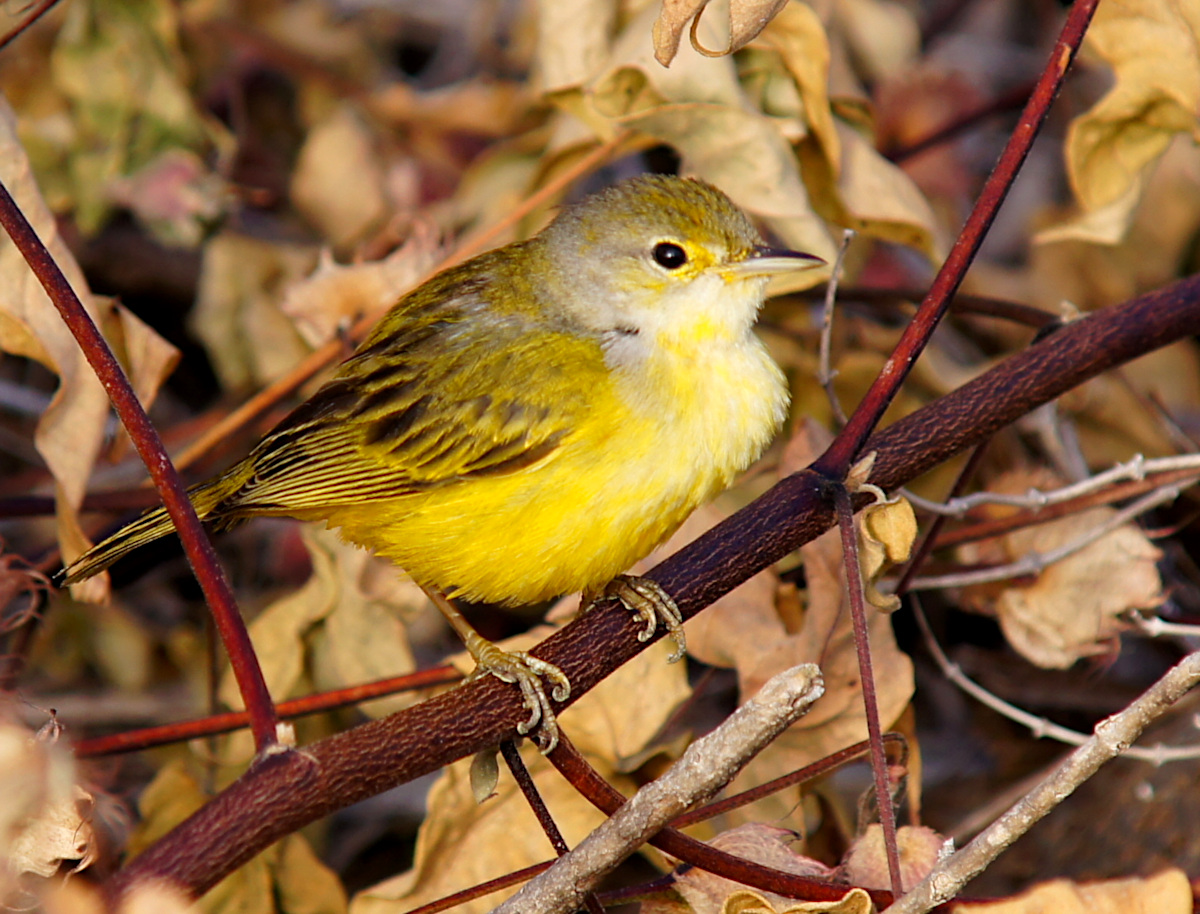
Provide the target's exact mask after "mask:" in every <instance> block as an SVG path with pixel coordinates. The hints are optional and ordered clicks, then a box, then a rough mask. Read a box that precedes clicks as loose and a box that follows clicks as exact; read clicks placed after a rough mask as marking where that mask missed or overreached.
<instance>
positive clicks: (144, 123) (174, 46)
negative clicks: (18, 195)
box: [51, 0, 220, 237]
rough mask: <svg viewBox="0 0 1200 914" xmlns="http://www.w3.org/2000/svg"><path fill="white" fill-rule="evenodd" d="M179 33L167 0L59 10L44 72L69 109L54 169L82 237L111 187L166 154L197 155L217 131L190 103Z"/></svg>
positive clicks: (108, 202)
mask: <svg viewBox="0 0 1200 914" xmlns="http://www.w3.org/2000/svg"><path fill="white" fill-rule="evenodd" d="M179 25H180V24H179V11H178V8H177V7H176V5H175V4H173V3H171V2H169V0H97V2H95V3H92V4H89V5H86V6H85V5H82V4H80V5H76V6H72V7H70V8H69V9H68V10H67V17H66V21H65V22H64V24H63V28H62V29H61V30H60V32H59V33H58V37H57V41H56V44H55V48H54V52H53V55H52V57H51V68H52V79H53V80H54V84H55V86H56V87H57V88H58V90H59V91H60V92H62V94H63V95H64V96H65V97H66V98H67V99H68V100H69V103H70V106H71V117H70V119H69V122H68V123H69V126H68V129H67V131H65V133H64V136H63V139H64V141H63V142H62V145H61V149H60V154H61V166H60V167H62V168H63V170H64V171H65V173H66V174H65V179H66V182H68V183H69V185H70V187H71V196H72V200H71V202H72V204H73V210H74V218H75V221H76V223H77V224H78V225H79V226H80V227H81V228H82V229H83V230H84V232H86V233H90V232H94V231H96V230H97V229H99V228H100V226H101V225H102V224H103V222H104V220H105V218H106V217H107V215H108V213H109V211H110V210H111V208H112V200H113V198H112V190H111V186H110V182H111V181H112V180H113V179H115V178H121V177H124V176H131V175H135V174H136V173H137V172H139V171H141V170H142V169H143V168H145V167H146V166H147V165H149V164H150V163H152V162H153V161H154V160H155V159H157V158H158V157H159V156H160V155H161V154H162V153H164V152H166V151H167V150H172V149H180V148H181V147H182V148H187V149H193V150H195V151H197V152H201V153H203V152H205V151H207V150H208V148H209V146H210V143H211V142H212V139H213V138H214V136H216V135H217V134H218V133H219V132H220V131H219V128H217V127H216V126H215V124H214V122H210V121H208V120H206V118H205V117H204V116H203V115H202V114H201V112H200V110H199V108H198V107H197V106H196V104H195V102H194V101H193V98H192V95H191V92H190V89H189V84H190V81H191V76H190V74H189V72H188V65H187V63H186V61H185V59H184V55H183V53H182V51H181V48H180V45H179ZM216 199H217V198H216V197H215V196H214V198H213V200H210V202H214V201H215V200H216ZM196 232H198V228H197V227H193V228H191V229H188V230H184V234H185V235H192V236H193V237H194V236H195V234H196Z"/></svg>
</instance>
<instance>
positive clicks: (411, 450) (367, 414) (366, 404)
mask: <svg viewBox="0 0 1200 914" xmlns="http://www.w3.org/2000/svg"><path fill="white" fill-rule="evenodd" d="M458 304H459V307H457V308H456V309H454V310H453V311H452V312H451V313H450V314H449V315H448V314H447V313H446V311H445V310H444V309H442V310H439V312H438V313H437V314H435V315H429V316H427V318H426V319H425V320H421V319H420V318H419V317H415V318H414V317H413V316H412V315H409V320H408V321H393V323H394V324H399V325H400V326H393V327H391V328H388V327H387V326H386V325H381V327H380V328H378V329H377V330H376V332H375V333H374V334H373V336H372V337H371V338H370V339H368V340H367V342H366V343H365V344H364V345H363V347H362V348H361V349H360V350H358V352H356V353H355V354H354V355H353V356H351V358H350V359H349V360H348V361H347V362H346V363H345V364H344V365H343V366H342V368H341V369H340V370H339V371H338V373H337V375H335V376H334V377H333V378H332V379H331V380H330V381H329V382H327V383H326V384H325V385H324V386H323V387H322V388H321V389H320V390H319V391H318V392H317V393H316V394H314V395H313V397H312V398H311V399H310V400H308V401H307V402H306V403H305V404H304V405H302V406H301V407H299V408H298V409H297V410H295V411H294V412H293V413H292V414H291V415H290V416H288V417H287V418H286V419H284V420H283V422H281V423H280V425H279V426H278V427H276V429H275V430H274V431H273V432H272V433H271V434H269V435H268V436H267V437H266V438H265V439H264V440H263V441H262V442H261V443H260V444H259V446H258V447H257V448H256V449H255V450H254V452H253V453H252V454H251V455H250V456H249V457H248V458H247V460H248V462H249V463H250V465H251V466H252V467H253V473H252V474H251V475H249V476H248V478H247V480H246V482H245V483H244V484H243V485H242V486H241V487H240V488H239V490H238V491H237V492H235V493H232V494H231V495H230V497H229V498H227V499H226V502H225V510H229V511H232V512H237V511H238V509H245V508H248V507H250V506H254V507H255V508H258V509H262V510H268V511H273V512H279V513H294V512H306V511H307V512H313V513H317V514H319V512H320V509H321V508H323V507H325V506H330V505H338V504H355V503H361V502H364V501H373V500H379V499H388V498H395V497H397V496H401V495H405V494H411V493H416V492H420V491H424V490H428V489H429V488H431V487H435V486H440V485H446V484H449V483H451V482H453V481H455V480H460V479H464V478H470V477H477V476H481V475H487V474H500V473H509V472H514V471H517V470H519V469H522V468H524V467H528V466H530V465H532V464H535V463H537V462H538V461H540V460H544V459H547V458H548V457H549V456H550V455H551V454H553V453H554V451H555V450H556V449H557V448H558V447H559V446H560V445H561V444H562V443H563V442H564V441H566V440H567V439H568V438H569V437H570V435H571V433H572V431H573V430H574V429H575V427H576V424H577V422H578V420H579V418H580V415H581V412H582V410H583V409H585V408H586V404H587V403H588V402H589V399H590V396H589V394H590V393H592V392H594V388H595V385H596V384H598V383H604V380H605V378H606V372H605V370H604V365H603V357H602V355H601V352H600V349H599V347H598V345H597V344H596V343H594V342H593V341H590V340H587V339H584V338H581V337H580V336H579V335H577V334H572V333H564V332H561V331H556V330H552V329H548V328H546V327H544V326H538V325H536V324H534V323H533V322H532V321H531V320H530V319H529V318H524V317H521V318H504V319H498V318H495V317H494V316H491V317H489V318H485V319H484V320H474V321H470V320H466V319H465V312H466V311H467V310H470V308H471V306H472V305H473V306H474V307H483V306H482V305H481V304H479V303H478V301H477V300H476V301H475V302H461V301H460V302H459V303H458ZM385 324H386V321H385ZM483 333H486V336H483V335H482V334H483ZM498 353H502V355H498Z"/></svg>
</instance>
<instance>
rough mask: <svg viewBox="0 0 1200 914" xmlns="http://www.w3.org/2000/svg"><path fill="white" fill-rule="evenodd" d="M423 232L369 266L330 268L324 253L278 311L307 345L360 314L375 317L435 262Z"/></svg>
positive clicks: (435, 249)
mask: <svg viewBox="0 0 1200 914" xmlns="http://www.w3.org/2000/svg"><path fill="white" fill-rule="evenodd" d="M441 254H442V252H441V248H440V246H439V245H438V243H437V239H436V238H435V237H434V235H433V233H432V231H429V230H428V227H427V226H426V227H424V228H421V229H419V230H417V231H414V233H413V235H412V237H410V238H409V240H408V241H407V242H406V243H405V244H404V246H403V247H401V248H398V249H397V250H395V251H393V252H392V253H391V254H389V255H388V256H387V257H385V258H384V259H383V260H377V261H374V262H372V263H355V264H348V265H344V264H340V263H335V262H334V260H333V256H332V255H331V254H330V253H329V251H328V249H326V250H323V251H322V252H321V257H320V260H319V261H318V262H317V268H316V269H315V270H314V271H313V272H312V273H311V274H310V275H308V276H306V277H305V278H304V279H302V280H299V281H298V282H294V283H292V284H291V285H289V286H288V287H287V288H286V289H285V290H284V293H283V303H282V304H281V305H280V306H279V307H280V310H282V311H283V313H284V314H286V315H287V316H288V317H290V318H291V319H292V320H294V321H295V322H296V329H297V330H298V331H299V332H300V335H301V336H303V337H304V341H305V342H306V343H308V344H309V345H310V346H313V347H316V346H319V345H321V344H322V343H326V342H328V341H329V340H331V339H333V337H334V336H335V335H336V334H337V333H338V332H339V331H341V330H345V329H347V328H349V327H350V326H352V325H353V324H354V322H355V321H357V320H358V319H359V318H360V317H362V316H363V315H365V314H381V313H383V312H384V311H385V310H386V309H388V308H390V307H391V306H392V305H394V304H395V303H396V302H397V301H399V300H400V297H401V296H403V295H404V294H405V293H406V292H408V291H409V290H410V289H412V288H413V286H415V285H416V283H417V281H418V280H419V279H421V278H422V277H423V276H425V275H426V274H427V273H428V272H429V271H430V270H431V269H432V268H433V266H434V264H435V263H436V262H437V261H438V260H439V259H440V258H441Z"/></svg>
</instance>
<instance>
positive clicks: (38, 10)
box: [0, 0, 58, 51]
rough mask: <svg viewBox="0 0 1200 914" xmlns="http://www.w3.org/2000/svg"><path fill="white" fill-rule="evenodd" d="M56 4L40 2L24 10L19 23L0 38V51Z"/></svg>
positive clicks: (56, 0) (50, 1) (49, 1)
mask: <svg viewBox="0 0 1200 914" xmlns="http://www.w3.org/2000/svg"><path fill="white" fill-rule="evenodd" d="M57 4H58V0H40V2H39V3H37V4H35V5H33V6H30V7H28V8H26V9H25V10H24V16H23V17H22V19H21V21H20V22H18V23H17V24H16V25H14V26H13V27H12V28H11V29H9V30H8V31H7V32H5V33H4V35H3V36H0V51H2V50H4V49H5V48H6V47H8V46H9V45H10V44H11V43H12V42H13V41H15V40H16V39H17V38H18V37H19V36H20V35H21V34H22V33H23V32H24V31H25V30H26V29H27V28H29V27H30V26H31V25H33V24H34V23H35V22H37V21H38V20H39V19H41V18H42V16H44V15H45V14H46V13H47V12H48V11H49V10H50V9H51V8H52V7H54V6H56V5H57Z"/></svg>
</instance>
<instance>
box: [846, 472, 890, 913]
mask: <svg viewBox="0 0 1200 914" xmlns="http://www.w3.org/2000/svg"><path fill="white" fill-rule="evenodd" d="M833 505H834V510H835V511H836V513H837V523H838V532H839V533H840V535H841V539H842V564H843V565H844V566H845V568H846V590H847V595H848V596H849V598H850V624H851V625H852V626H853V627H854V650H855V653H856V654H857V655H858V678H859V681H860V684H861V686H862V698H863V711H864V712H865V714H866V718H867V743H868V744H869V745H870V747H871V775H872V777H873V778H874V781H875V802H876V805H877V806H878V807H879V824H880V825H882V826H883V847H884V850H885V852H886V854H887V863H888V876H889V877H890V878H891V883H892V894H893V895H894V896H895V897H897V898H899V897H900V896H901V895H903V894H904V885H903V883H902V881H901V879H900V851H899V849H898V848H897V846H896V808H895V807H894V806H893V805H892V789H891V785H890V783H889V779H888V764H887V756H886V753H885V751H884V747H883V728H882V727H881V726H880V722H879V696H878V694H877V693H876V692H875V669H874V664H872V662H871V643H870V639H869V637H868V629H867V607H866V600H864V599H863V586H862V570H861V569H862V565H861V564H860V563H859V558H858V531H857V529H856V528H855V526H854V505H853V504H852V503H851V501H850V493H849V491H847V489H846V487H845V486H844V485H839V486H838V487H837V490H836V491H835V492H834V493H833Z"/></svg>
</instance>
